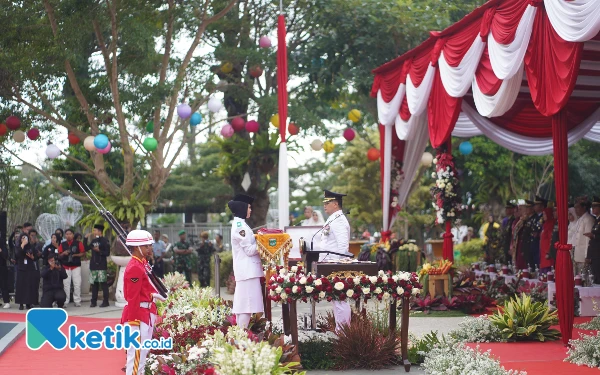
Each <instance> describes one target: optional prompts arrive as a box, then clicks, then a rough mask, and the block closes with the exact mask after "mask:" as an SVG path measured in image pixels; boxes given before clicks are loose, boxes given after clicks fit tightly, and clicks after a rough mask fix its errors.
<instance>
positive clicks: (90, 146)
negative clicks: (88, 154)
mask: <svg viewBox="0 0 600 375" xmlns="http://www.w3.org/2000/svg"><path fill="white" fill-rule="evenodd" d="M83 147H84V148H85V149H86V150H88V151H96V146H94V137H93V136H91V135H90V136H87V137H85V139H84V140H83Z"/></svg>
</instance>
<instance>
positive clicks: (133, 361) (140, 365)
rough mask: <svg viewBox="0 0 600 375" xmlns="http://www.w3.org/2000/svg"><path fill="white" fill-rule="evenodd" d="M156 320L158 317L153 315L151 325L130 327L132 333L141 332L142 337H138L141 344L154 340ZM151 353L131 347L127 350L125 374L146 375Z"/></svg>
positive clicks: (143, 324)
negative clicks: (148, 358) (147, 360)
mask: <svg viewBox="0 0 600 375" xmlns="http://www.w3.org/2000/svg"><path fill="white" fill-rule="evenodd" d="M155 320H156V315H154V314H151V315H150V325H148V324H146V323H143V322H140V325H139V326H130V327H131V331H132V332H135V331H139V332H140V335H139V336H138V340H139V342H140V344H142V343H143V342H144V341H146V340H149V339H151V338H152V332H153V329H154V328H153V327H154V321H155ZM149 351H150V349H142V348H140V349H135V348H134V347H129V348H128V349H127V365H126V366H125V374H126V375H144V372H145V367H146V356H147V355H148V352H149Z"/></svg>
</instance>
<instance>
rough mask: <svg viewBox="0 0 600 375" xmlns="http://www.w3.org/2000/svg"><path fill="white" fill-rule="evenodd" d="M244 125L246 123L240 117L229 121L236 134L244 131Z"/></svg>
mask: <svg viewBox="0 0 600 375" xmlns="http://www.w3.org/2000/svg"><path fill="white" fill-rule="evenodd" d="M245 125H246V121H244V119H243V118H241V117H234V118H233V119H231V126H232V127H233V130H235V131H236V132H239V131H241V130H244V126H245Z"/></svg>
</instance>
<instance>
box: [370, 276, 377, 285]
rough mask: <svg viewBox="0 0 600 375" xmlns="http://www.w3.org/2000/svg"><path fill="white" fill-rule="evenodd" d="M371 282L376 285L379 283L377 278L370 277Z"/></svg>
mask: <svg viewBox="0 0 600 375" xmlns="http://www.w3.org/2000/svg"><path fill="white" fill-rule="evenodd" d="M369 281H370V282H371V284H375V283H376V282H377V276H370V277H369Z"/></svg>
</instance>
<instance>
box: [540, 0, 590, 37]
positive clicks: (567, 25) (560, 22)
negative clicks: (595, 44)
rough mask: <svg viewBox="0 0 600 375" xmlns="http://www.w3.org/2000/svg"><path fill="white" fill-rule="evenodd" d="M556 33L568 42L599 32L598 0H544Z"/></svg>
mask: <svg viewBox="0 0 600 375" xmlns="http://www.w3.org/2000/svg"><path fill="white" fill-rule="evenodd" d="M544 7H545V8H546V14H547V15H548V19H549V20H550V23H552V27H553V28H554V30H556V33H557V34H558V35H559V36H560V37H561V38H562V39H564V40H566V41H568V42H584V41H586V40H590V39H592V38H593V37H594V36H596V34H598V32H600V0H574V1H565V0H544Z"/></svg>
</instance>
